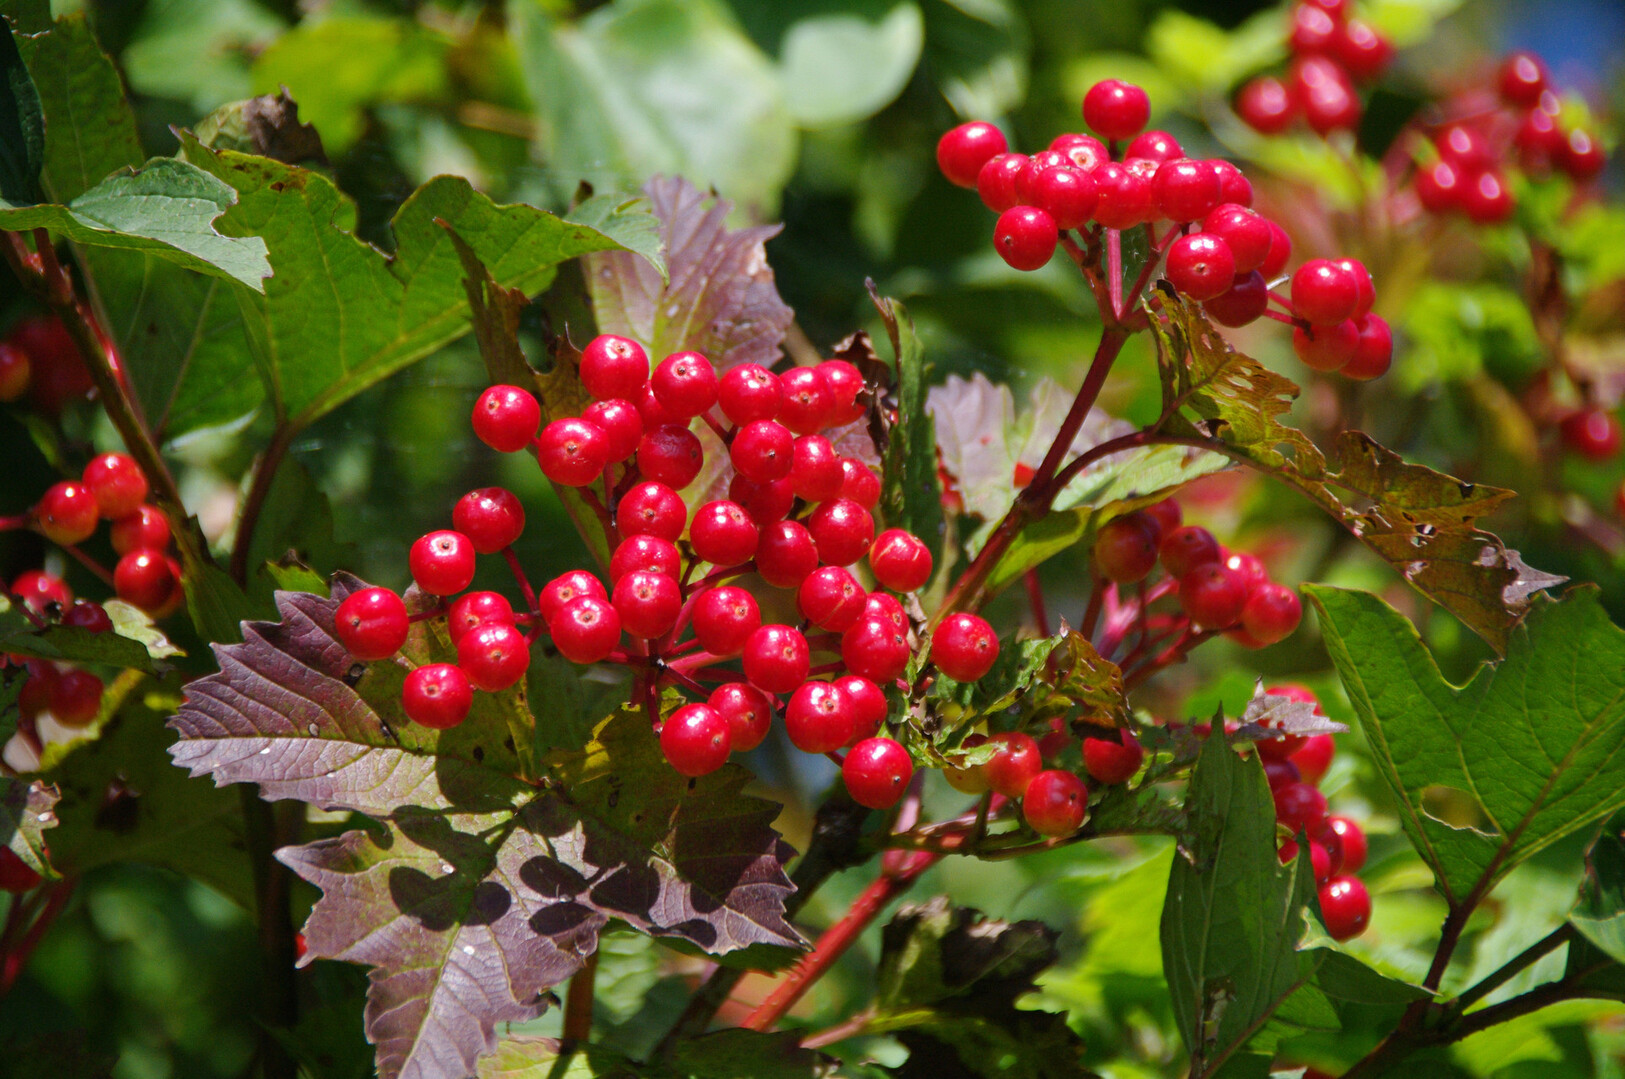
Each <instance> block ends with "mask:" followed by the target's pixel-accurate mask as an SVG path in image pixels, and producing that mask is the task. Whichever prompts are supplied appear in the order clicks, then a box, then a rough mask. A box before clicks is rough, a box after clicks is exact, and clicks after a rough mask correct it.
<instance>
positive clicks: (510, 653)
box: [457, 622, 530, 693]
mask: <svg viewBox="0 0 1625 1079" xmlns="http://www.w3.org/2000/svg"><path fill="white" fill-rule="evenodd" d="M457 666H459V667H461V668H462V669H463V673H464V674H466V675H468V680H469V682H471V683H472V684H473V686H474V688H475V689H483V690H485V691H486V692H487V693H500V692H501V691H502V690H505V689H507V688H508V687H509V686H512V685H513V684H515V683H516V682H518V681H519V680H520V679H521V678H523V677H524V676H525V671H526V670H528V669H529V667H530V642H529V641H527V640H525V635H524V634H523V633H521V632H520V631H519V628H518V627H517V626H512V625H509V624H507V623H505V622H485V623H482V624H480V625H478V626H475V627H474V628H473V629H471V630H469V631H468V632H467V633H465V634H464V635H463V639H462V640H460V641H458V642H457Z"/></svg>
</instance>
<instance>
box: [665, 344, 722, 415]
mask: <svg viewBox="0 0 1625 1079" xmlns="http://www.w3.org/2000/svg"><path fill="white" fill-rule="evenodd" d="M649 387H650V388H651V389H652V390H654V395H655V399H656V400H657V401H659V402H660V403H661V405H662V406H663V407H665V409H666V410H667V411H669V412H670V413H671V414H672V415H674V416H680V417H682V418H684V419H687V418H689V417H691V416H698V415H699V414H700V413H702V412H704V411H705V410H706V409H708V408H710V407H711V406H712V405H714V404H716V403H717V369H716V368H715V367H713V366H711V361H710V360H708V359H706V358H705V357H704V356H702V355H701V354H700V353H698V352H674V353H672V354H671V355H670V356H667V357H666V358H665V359H663V360H661V361H660V366H658V367H656V368H655V371H654V374H653V375H651V376H650V378H649Z"/></svg>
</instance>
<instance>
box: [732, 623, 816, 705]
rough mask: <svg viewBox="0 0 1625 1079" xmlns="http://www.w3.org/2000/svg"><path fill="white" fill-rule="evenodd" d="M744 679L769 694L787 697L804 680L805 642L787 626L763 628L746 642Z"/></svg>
mask: <svg viewBox="0 0 1625 1079" xmlns="http://www.w3.org/2000/svg"><path fill="white" fill-rule="evenodd" d="M741 658H742V662H743V665H744V668H745V679H746V681H748V682H750V684H751V685H753V686H756V687H757V688H758V689H761V690H764V691H765V692H768V693H789V692H791V691H792V690H794V689H795V688H796V687H797V686H800V685H801V684H802V683H803V682H805V681H806V680H807V671H808V669H809V668H810V667H811V665H812V664H811V660H810V652H809V650H808V648H807V638H806V637H804V636H802V635H801V631H800V630H798V629H794V628H792V627H790V626H781V625H766V626H762V627H760V628H759V629H757V630H756V632H754V633H752V634H751V635H750V637H749V639H747V640H746V641H745V649H744V652H743V653H742V657H741Z"/></svg>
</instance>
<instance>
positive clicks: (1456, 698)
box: [1306, 585, 1625, 914]
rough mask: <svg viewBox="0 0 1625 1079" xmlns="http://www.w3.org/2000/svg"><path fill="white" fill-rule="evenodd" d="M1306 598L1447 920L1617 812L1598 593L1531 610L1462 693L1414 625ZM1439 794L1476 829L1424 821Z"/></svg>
mask: <svg viewBox="0 0 1625 1079" xmlns="http://www.w3.org/2000/svg"><path fill="white" fill-rule="evenodd" d="M1306 592H1307V594H1308V596H1309V598H1310V601H1311V602H1312V603H1313V604H1314V606H1315V608H1316V610H1317V611H1318V612H1319V613H1320V622H1321V632H1322V634H1323V635H1324V637H1325V640H1326V651H1327V652H1328V653H1329V654H1330V655H1331V658H1332V662H1333V663H1334V664H1335V665H1336V666H1337V672H1338V674H1339V675H1340V676H1341V678H1342V680H1343V685H1344V688H1345V689H1347V691H1348V695H1349V701H1350V703H1352V704H1353V706H1354V711H1355V714H1356V715H1358V716H1359V718H1360V726H1361V727H1362V728H1363V730H1364V731H1365V736H1366V741H1367V742H1368V743H1369V744H1370V746H1371V751H1372V757H1373V759H1374V760H1375V761H1376V763H1377V766H1378V770H1379V771H1380V772H1381V773H1382V776H1383V778H1384V779H1385V780H1387V782H1388V785H1389V787H1391V788H1392V790H1393V792H1394V796H1395V798H1396V800H1397V802H1398V808H1399V816H1400V820H1401V821H1402V823H1403V824H1404V826H1405V834H1406V835H1407V836H1408V837H1409V838H1410V840H1411V843H1412V844H1413V845H1414V846H1415V847H1416V849H1417V850H1418V851H1419V852H1420V853H1421V855H1422V858H1423V859H1424V860H1425V861H1426V862H1427V863H1428V865H1429V866H1431V867H1432V869H1433V873H1434V877H1435V878H1436V880H1437V883H1438V888H1439V891H1440V893H1441V894H1443V896H1444V897H1445V899H1446V900H1447V901H1448V902H1449V903H1450V906H1451V908H1452V910H1453V911H1454V912H1457V913H1458V914H1464V913H1465V912H1466V911H1468V910H1470V909H1471V908H1472V907H1473V906H1474V905H1476V904H1477V903H1478V901H1479V900H1480V899H1482V898H1483V897H1484V895H1485V894H1486V893H1487V892H1488V891H1489V889H1490V888H1492V887H1493V886H1494V885H1495V883H1496V881H1498V880H1500V879H1501V878H1502V877H1504V876H1505V875H1506V874H1507V873H1508V872H1509V871H1511V870H1512V869H1513V868H1514V867H1515V866H1517V865H1518V864H1519V863H1521V862H1523V861H1524V860H1525V859H1527V858H1529V857H1530V856H1531V855H1533V854H1535V853H1536V852H1537V851H1540V850H1543V849H1545V848H1546V847H1549V846H1551V845H1552V844H1553V843H1555V842H1557V841H1558V840H1560V839H1562V838H1563V837H1564V836H1567V835H1571V834H1573V833H1574V832H1576V831H1578V830H1579V829H1581V828H1584V827H1586V826H1588V825H1592V824H1595V823H1596V822H1597V821H1599V820H1601V819H1603V818H1605V817H1607V816H1608V815H1609V814H1610V813H1613V812H1615V811H1616V810H1619V809H1621V808H1625V755H1622V754H1620V753H1619V746H1620V742H1621V739H1622V738H1625V632H1622V631H1621V630H1620V629H1619V628H1618V627H1616V626H1615V625H1614V624H1613V623H1612V622H1610V621H1609V620H1608V616H1607V614H1606V613H1605V612H1604V611H1603V609H1602V605H1601V603H1600V602H1599V601H1598V595H1597V590H1596V589H1595V588H1592V587H1584V588H1573V589H1571V590H1570V591H1569V592H1568V593H1567V594H1566V595H1565V596H1564V597H1563V599H1562V600H1561V601H1553V600H1548V599H1542V600H1538V601H1537V602H1535V604H1534V605H1533V606H1532V607H1531V609H1530V612H1529V615H1528V617H1527V618H1526V619H1525V621H1524V623H1523V625H1521V626H1519V627H1518V628H1517V629H1515V630H1513V631H1512V634H1511V636H1510V638H1509V640H1508V647H1507V654H1506V658H1505V659H1504V660H1501V661H1499V662H1497V663H1488V664H1485V665H1484V666H1483V667H1481V668H1479V670H1478V672H1477V673H1476V674H1475V675H1474V676H1473V678H1472V679H1471V680H1470V681H1468V682H1467V684H1466V685H1463V686H1455V685H1452V684H1450V683H1449V682H1447V681H1445V679H1444V676H1443V675H1441V674H1440V673H1439V668H1438V666H1437V665H1436V664H1435V662H1434V660H1433V657H1432V656H1431V655H1430V654H1429V653H1428V650H1427V649H1426V648H1425V647H1424V646H1423V645H1422V642H1421V639H1420V638H1419V637H1418V636H1417V632H1416V629H1415V628H1414V627H1413V626H1412V625H1411V624H1410V623H1409V622H1408V621H1406V619H1405V618H1404V616H1403V615H1401V614H1400V613H1399V612H1398V611H1396V610H1394V609H1393V608H1392V607H1390V606H1388V604H1386V603H1384V602H1383V601H1382V600H1380V599H1378V598H1377V597H1375V596H1373V595H1370V594H1368V593H1365V592H1352V591H1345V590H1343V589H1338V588H1328V587H1325V586H1321V585H1312V586H1308V587H1307V588H1306ZM1440 791H1447V792H1452V797H1453V798H1454V799H1455V800H1456V801H1458V802H1460V803H1461V804H1464V805H1466V806H1470V807H1474V808H1475V809H1476V810H1477V813H1478V816H1479V819H1478V821H1477V822H1476V826H1472V825H1468V824H1457V823H1447V822H1446V821H1444V820H1441V819H1440V818H1439V817H1437V816H1435V815H1434V814H1433V813H1432V812H1431V811H1430V810H1429V801H1430V798H1431V797H1432V795H1433V794H1435V793H1436V792H1440Z"/></svg>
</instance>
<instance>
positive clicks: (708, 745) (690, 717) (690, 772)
mask: <svg viewBox="0 0 1625 1079" xmlns="http://www.w3.org/2000/svg"><path fill="white" fill-rule="evenodd" d="M732 750H733V732H732V730H731V729H730V728H729V726H728V721H727V720H725V719H723V718H722V716H721V715H720V714H718V712H717V710H716V709H715V708H712V707H711V706H710V705H708V704H688V705H684V706H683V707H681V708H679V709H677V711H675V712H673V713H672V714H671V715H669V716H667V717H666V721H665V722H664V723H662V724H661V725H660V752H661V753H663V754H665V757H666V761H667V763H669V764H670V765H671V766H672V768H673V769H675V770H676V771H677V773H678V774H679V775H685V776H688V777H689V778H690V779H693V778H696V777H698V776H703V775H707V774H709V773H711V772H714V771H716V770H717V769H718V768H721V767H722V766H723V765H724V764H726V763H727V761H728V754H729V753H730V752H732Z"/></svg>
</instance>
